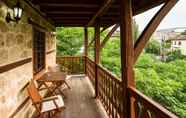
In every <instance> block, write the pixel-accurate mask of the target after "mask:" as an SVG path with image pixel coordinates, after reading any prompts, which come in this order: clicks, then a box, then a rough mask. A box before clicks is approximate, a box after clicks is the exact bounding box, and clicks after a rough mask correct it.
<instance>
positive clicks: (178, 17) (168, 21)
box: [134, 0, 186, 31]
mask: <svg viewBox="0 0 186 118" xmlns="http://www.w3.org/2000/svg"><path fill="white" fill-rule="evenodd" d="M160 7H161V6H160ZM160 7H156V8H154V9H152V10H149V11H147V12H145V13H143V14H140V15H137V16H135V17H134V18H135V20H136V22H137V24H138V25H139V30H140V31H142V30H143V29H144V27H145V26H146V25H147V23H148V22H149V21H150V19H151V18H152V17H153V16H154V14H155V13H156V12H157V11H158V10H159V9H160ZM174 27H186V0H179V2H178V3H177V4H176V5H175V6H174V8H173V9H172V10H171V11H170V12H169V13H168V15H167V16H166V17H165V18H164V20H163V21H162V22H161V24H160V25H159V27H158V28H157V30H160V29H167V28H174Z"/></svg>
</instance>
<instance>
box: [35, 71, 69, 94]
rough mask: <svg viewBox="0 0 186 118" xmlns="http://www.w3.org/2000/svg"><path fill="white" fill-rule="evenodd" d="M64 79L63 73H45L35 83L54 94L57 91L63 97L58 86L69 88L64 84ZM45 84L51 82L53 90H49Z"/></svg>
mask: <svg viewBox="0 0 186 118" xmlns="http://www.w3.org/2000/svg"><path fill="white" fill-rule="evenodd" d="M66 77H67V75H66V74H65V73H63V72H47V73H45V74H44V75H43V76H42V77H41V78H40V79H38V80H37V81H38V83H40V84H41V85H44V86H45V87H46V88H48V90H49V91H50V92H54V91H55V90H56V89H57V90H58V91H59V92H60V93H61V94H62V95H63V96H64V97H65V95H64V94H63V92H62V91H61V89H60V86H61V85H63V84H66V85H67V86H68V87H69V85H68V84H67V83H66ZM47 82H51V83H52V84H53V85H54V87H53V89H50V87H49V86H48V85H47V84H46V83H47Z"/></svg>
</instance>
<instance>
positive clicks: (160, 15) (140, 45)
mask: <svg viewBox="0 0 186 118" xmlns="http://www.w3.org/2000/svg"><path fill="white" fill-rule="evenodd" d="M177 2H178V0H169V1H167V3H165V4H164V6H163V7H162V8H161V9H160V10H159V11H158V12H157V13H156V14H155V16H154V17H153V18H152V20H151V21H150V22H149V24H148V25H147V27H146V28H145V30H144V31H143V32H142V34H141V35H140V37H139V38H138V40H137V41H136V43H135V45H134V63H136V61H137V59H138V57H139V55H140V53H141V52H142V51H143V49H144V47H145V45H146V44H147V42H148V41H149V39H150V37H151V36H152V34H153V32H154V31H155V30H156V28H157V27H158V26H159V24H160V23H161V21H162V20H163V19H164V17H165V16H166V15H167V14H168V13H169V11H170V10H171V9H172V8H173V7H174V5H175V4H176V3H177Z"/></svg>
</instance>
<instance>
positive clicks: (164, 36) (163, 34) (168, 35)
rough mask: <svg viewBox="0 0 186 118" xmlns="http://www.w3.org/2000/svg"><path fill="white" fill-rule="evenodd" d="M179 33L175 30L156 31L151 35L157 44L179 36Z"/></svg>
mask: <svg viewBox="0 0 186 118" xmlns="http://www.w3.org/2000/svg"><path fill="white" fill-rule="evenodd" d="M179 34H180V32H178V31H177V28H171V29H164V30H158V31H156V32H155V33H154V34H153V38H154V39H155V40H157V41H158V42H160V43H161V42H162V41H167V40H169V39H172V38H174V37H176V36H177V35H179Z"/></svg>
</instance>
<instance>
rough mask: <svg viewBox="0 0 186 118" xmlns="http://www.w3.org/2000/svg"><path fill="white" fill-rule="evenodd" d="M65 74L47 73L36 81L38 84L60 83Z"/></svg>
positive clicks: (63, 79)
mask: <svg viewBox="0 0 186 118" xmlns="http://www.w3.org/2000/svg"><path fill="white" fill-rule="evenodd" d="M66 76H67V75H66V74H65V73H63V72H47V73H45V74H44V75H43V76H42V77H41V78H40V79H38V80H37V81H39V82H60V81H65V79H66Z"/></svg>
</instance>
